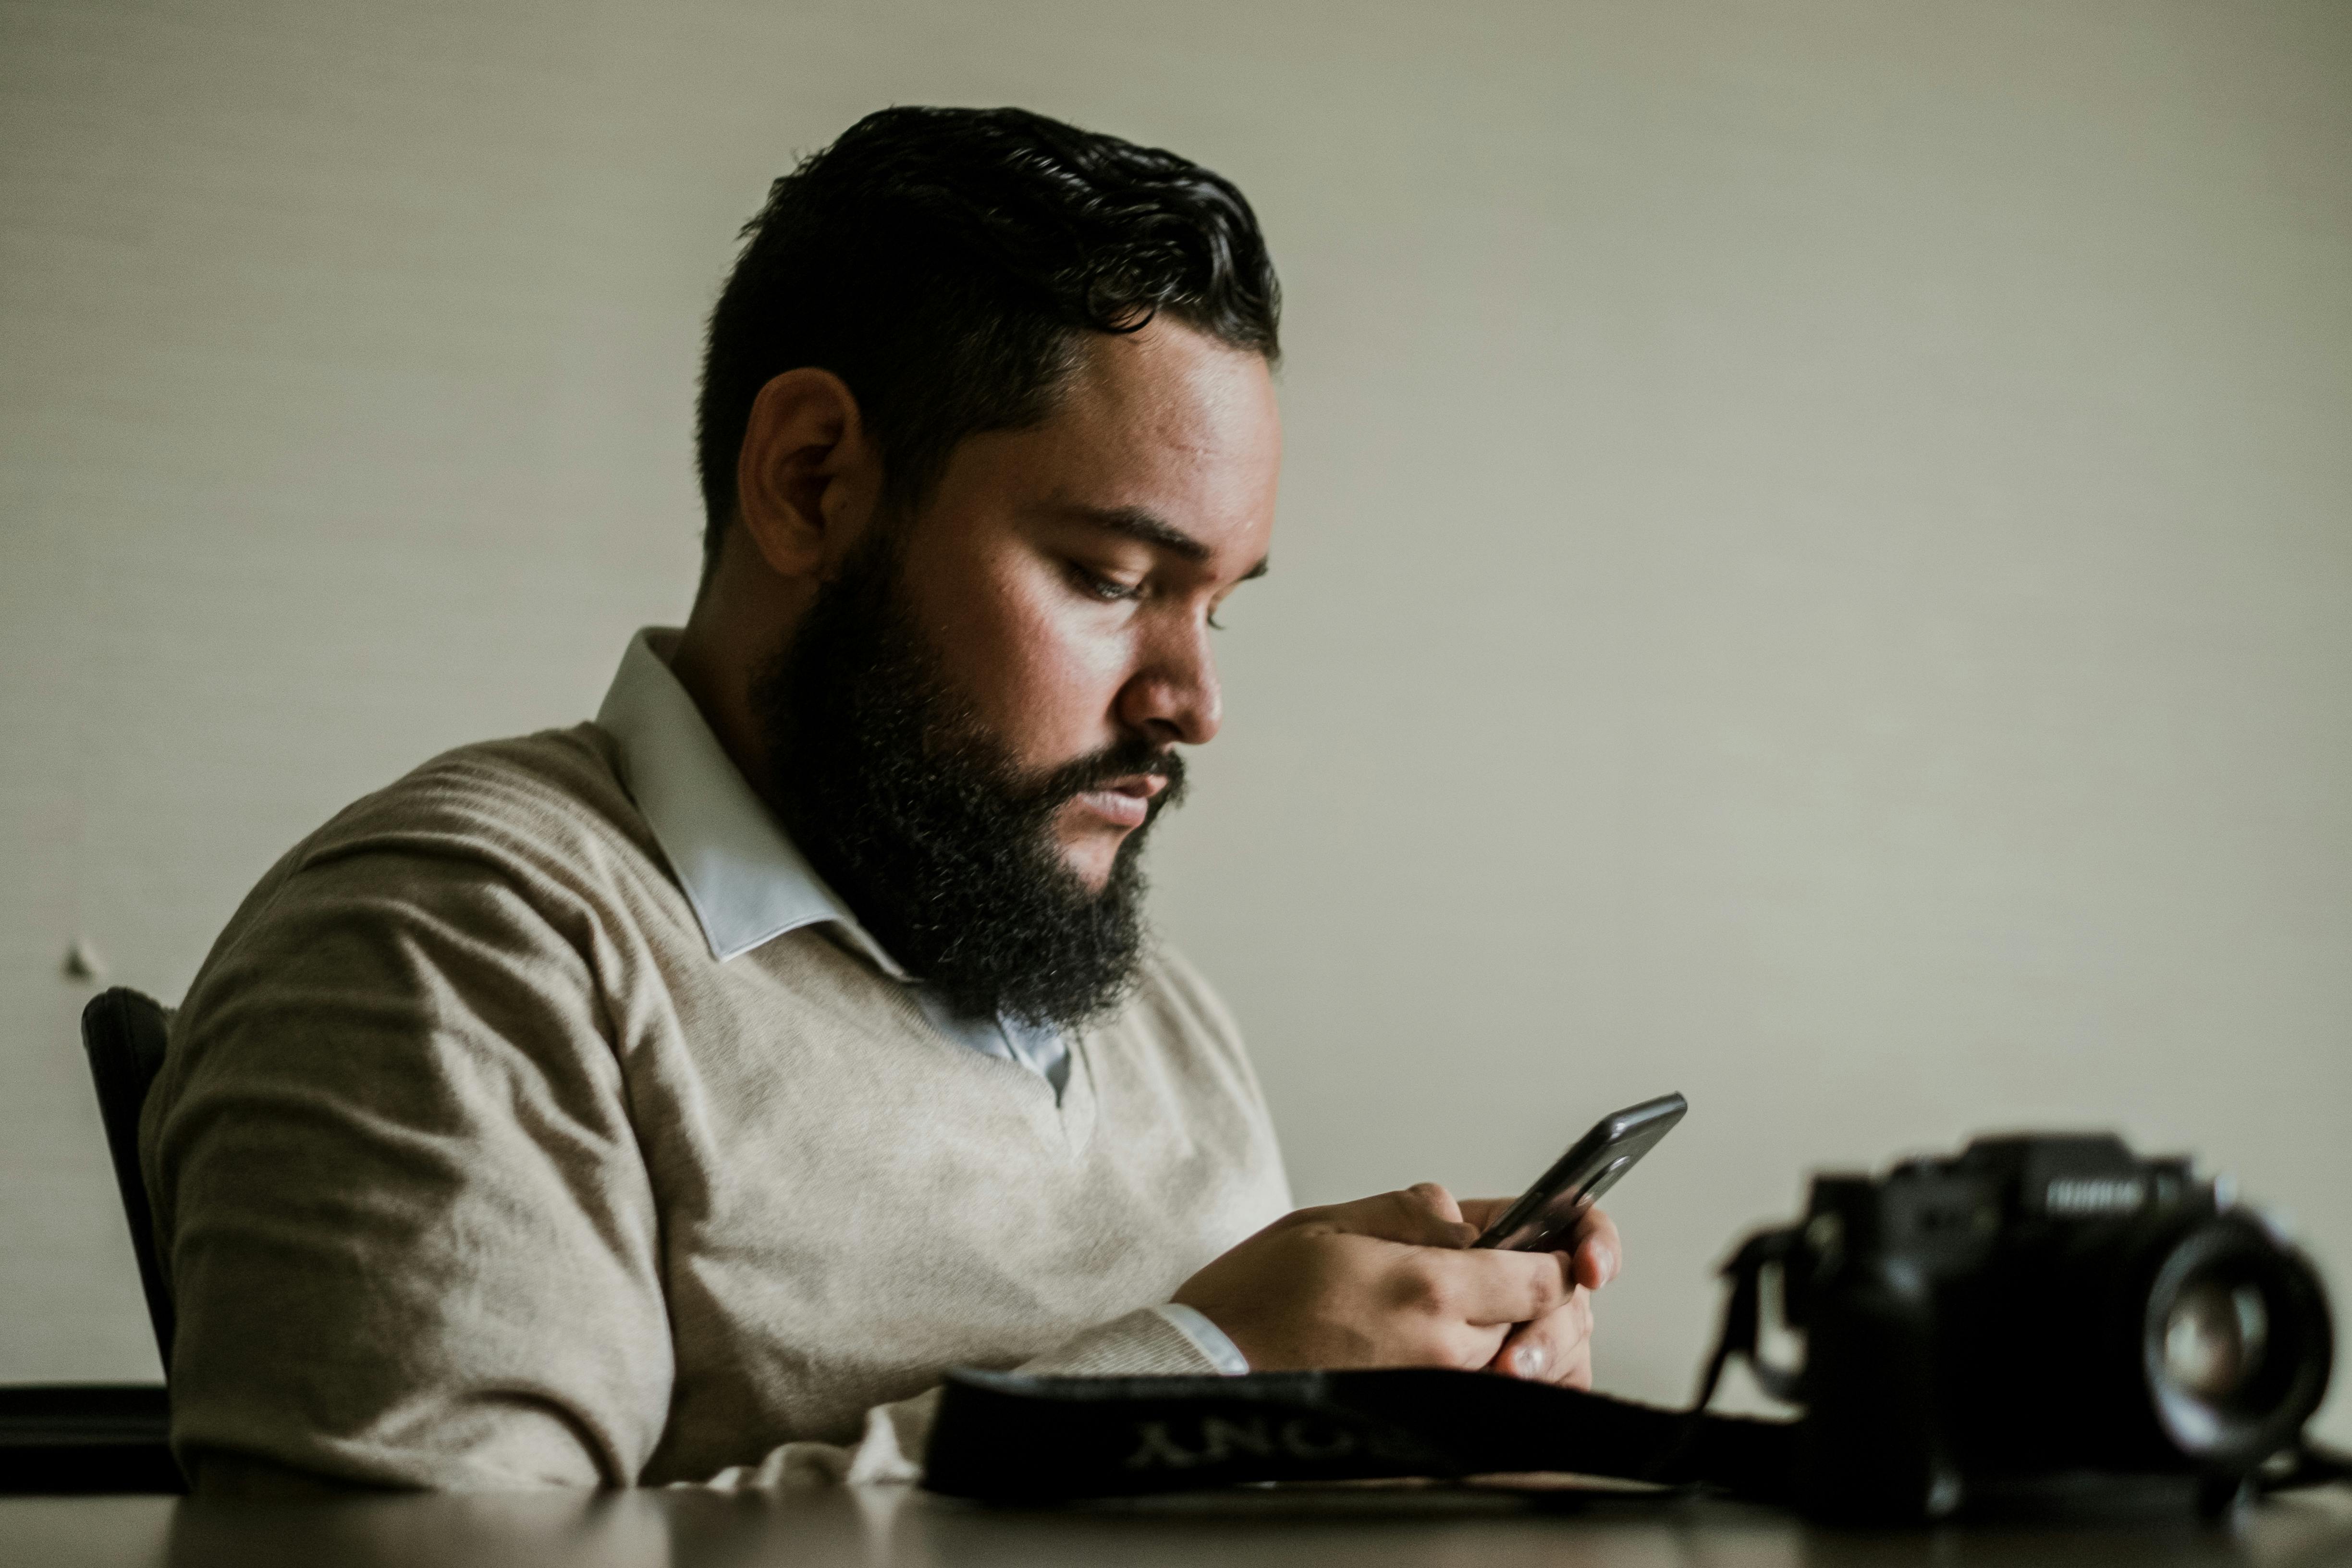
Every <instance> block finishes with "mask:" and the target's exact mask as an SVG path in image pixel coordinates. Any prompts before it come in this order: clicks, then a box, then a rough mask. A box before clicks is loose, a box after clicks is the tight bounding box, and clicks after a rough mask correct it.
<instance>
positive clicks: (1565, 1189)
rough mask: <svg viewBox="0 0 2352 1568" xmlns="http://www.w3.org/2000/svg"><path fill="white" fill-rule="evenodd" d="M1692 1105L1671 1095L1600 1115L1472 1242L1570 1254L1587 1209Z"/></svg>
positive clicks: (1673, 1128)
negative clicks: (1550, 1166)
mask: <svg viewBox="0 0 2352 1568" xmlns="http://www.w3.org/2000/svg"><path fill="white" fill-rule="evenodd" d="M1689 1109H1690V1101H1688V1100H1685V1099H1684V1098H1683V1097H1682V1096H1681V1095H1679V1094H1669V1095H1663V1096H1661V1097H1660V1098H1658V1099H1656V1100H1643V1102H1642V1103H1641V1104H1639V1105H1629V1106H1627V1107H1626V1108H1625V1109H1624V1110H1620V1111H1615V1112H1612V1114H1610V1115H1607V1116H1604V1117H1602V1118H1601V1120H1600V1121H1596V1122H1594V1123H1593V1124H1592V1131H1590V1132H1588V1133H1586V1134H1585V1135H1584V1136H1583V1137H1581V1138H1580V1139H1578V1140H1577V1141H1576V1142H1573V1143H1571V1144H1570V1145H1569V1146H1568V1152H1567V1153H1565V1154H1562V1155H1561V1156H1560V1157H1559V1160H1558V1161H1557V1162H1556V1163H1554V1164H1553V1165H1552V1168H1551V1169H1550V1170H1549V1171H1546V1172H1545V1173H1543V1176H1542V1178H1541V1179H1540V1180H1538V1182H1537V1183H1536V1184H1535V1185H1534V1186H1532V1187H1529V1188H1528V1190H1527V1194H1526V1195H1525V1196H1523V1197H1521V1198H1520V1199H1519V1201H1518V1202H1517V1203H1515V1204H1513V1205H1511V1206H1510V1207H1509V1208H1507V1209H1506V1210H1504V1211H1503V1217H1502V1218H1500V1219H1498V1220H1496V1222H1495V1223H1494V1224H1493V1225H1492V1226H1489V1227H1488V1228H1487V1231H1486V1235H1484V1236H1482V1237H1479V1238H1478V1239H1477V1240H1476V1241H1474V1242H1472V1243H1471V1244H1470V1245H1471V1246H1473V1247H1501V1248H1503V1249H1504V1250H1505V1251H1507V1252H1566V1251H1567V1250H1568V1249H1569V1248H1570V1247H1574V1246H1575V1245H1576V1227H1577V1224H1578V1222H1579V1221H1580V1220H1582V1219H1583V1218H1584V1211H1585V1210H1586V1209H1589V1208H1591V1206H1592V1205H1593V1203H1594V1201H1595V1200H1597V1199H1598V1198H1599V1197H1600V1196H1601V1194H1603V1193H1605V1192H1607V1191H1608V1190H1609V1189H1610V1188H1612V1187H1613V1186H1615V1185H1616V1184H1617V1183H1618V1181H1619V1179H1620V1178H1622V1176H1623V1175H1624V1174H1625V1173H1626V1172H1628V1171H1630V1170H1632V1169H1633V1162H1634V1161H1636V1160H1638V1159H1640V1158H1641V1157H1642V1156H1643V1155H1644V1154H1646V1153H1648V1152H1650V1151H1651V1150H1652V1149H1653V1148H1654V1147H1656V1145H1657V1142H1658V1140H1659V1139H1661V1138H1664V1136H1665V1135H1666V1134H1667V1133H1669V1132H1671V1131H1674V1130H1675V1122H1677V1121H1681V1120H1682V1119H1683V1112H1684V1111H1685V1110H1689Z"/></svg>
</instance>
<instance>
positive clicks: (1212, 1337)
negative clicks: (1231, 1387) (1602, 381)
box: [1151, 1301, 1250, 1377]
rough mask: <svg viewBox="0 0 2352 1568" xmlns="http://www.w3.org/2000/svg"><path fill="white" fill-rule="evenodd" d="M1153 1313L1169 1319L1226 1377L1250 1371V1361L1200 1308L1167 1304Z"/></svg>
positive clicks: (1173, 1327)
mask: <svg viewBox="0 0 2352 1568" xmlns="http://www.w3.org/2000/svg"><path fill="white" fill-rule="evenodd" d="M1151 1310H1153V1311H1155V1312H1157V1313H1159V1314H1160V1316H1161V1317H1163V1318H1165V1319H1167V1320H1168V1326H1169V1327H1171V1328H1172V1329H1174V1330H1175V1331H1177V1332H1178V1333H1180V1334H1182V1335H1183V1336H1184V1337H1185V1338H1186V1339H1188V1340H1190V1341H1192V1348H1193V1349H1195V1350H1197V1351H1199V1352H1201V1353H1202V1355H1204V1356H1207V1357H1208V1358H1209V1360H1210V1361H1212V1362H1213V1363H1216V1368H1217V1370H1218V1371H1219V1372H1220V1373H1223V1374H1224V1375H1225V1376H1227V1377H1240V1376H1241V1375H1243V1374H1244V1373H1246V1372H1248V1371H1249V1369H1250V1363H1249V1358H1248V1357H1247V1356H1245V1355H1244V1354H1242V1352H1241V1351H1240V1350H1239V1349H1238V1348H1237V1347H1236V1346H1235V1345H1234V1342H1233V1341H1231V1340H1229V1339H1227V1338H1226V1337H1225V1331H1224V1330H1223V1329H1221V1328H1219V1327H1217V1325H1216V1324H1214V1323H1213V1322H1211V1321H1209V1320H1208V1317H1207V1315H1206V1314H1204V1313H1202V1311H1200V1310H1198V1309H1196V1308H1192V1307H1187V1306H1183V1305H1181V1303H1178V1302H1175V1301H1165V1302H1162V1303H1161V1304H1160V1305H1159V1306H1157V1307H1154V1308H1152V1309H1151Z"/></svg>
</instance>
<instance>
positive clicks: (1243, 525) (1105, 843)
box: [899, 321, 1282, 889]
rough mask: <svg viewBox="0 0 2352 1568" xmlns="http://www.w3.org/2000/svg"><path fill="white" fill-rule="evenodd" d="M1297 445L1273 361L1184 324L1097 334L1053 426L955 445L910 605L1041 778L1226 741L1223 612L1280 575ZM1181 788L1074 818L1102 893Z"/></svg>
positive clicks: (1125, 783)
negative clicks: (1254, 586) (1239, 587)
mask: <svg viewBox="0 0 2352 1568" xmlns="http://www.w3.org/2000/svg"><path fill="white" fill-rule="evenodd" d="M1281 454H1282V437H1281V428H1280V421H1279V416H1278V415H1277V413H1276V407H1275V401H1274V385H1273V381H1272V378H1271V377H1270V376H1269V374H1267V370H1266V365H1265V360H1264V359H1263V358H1261V357H1260V356H1259V355H1257V354H1255V353H1249V352H1247V351H1241V350H1234V349H1229V348H1227V347H1225V346H1223V344H1221V343H1218V342H1215V341H1214V340H1213V339H1211V338H1208V337H1206V336H1203V335H1202V334H1201V333H1199V332H1196V331H1192V330H1191V329H1190V328H1187V327H1183V326H1181V325H1178V324H1175V323H1173V322H1169V321H1156V322H1154V323H1153V324H1152V325H1150V326H1149V327H1147V328H1145V329H1144V330H1143V331H1139V332H1136V333H1134V334H1132V335H1130V336H1126V337H1110V336H1105V335H1100V334H1088V335H1087V338H1086V340H1085V342H1084V346H1083V347H1082V349H1081V351H1080V355H1079V361H1078V364H1077V367H1076V370H1075V371H1074V372H1073V373H1072V374H1071V376H1070V378H1069V380H1068V381H1067V383H1066V384H1065V386H1064V387H1063V389H1062V393H1061V396H1060V400H1059V403H1058V405H1057V406H1056V408H1055V412H1054V414H1053V416H1051V417H1050V418H1048V419H1047V420H1046V421H1045V423H1044V424H1042V425H1040V426H1034V427H1033V428H1030V429H1026V430H1008V431H997V432H992V433H989V434H986V435H982V436H975V437H971V438H970V439H968V440H966V441H964V442H963V443H962V444H961V446H959V447H957V448H956V450H955V452H954V454H953V455H952V457H951V458H950V460H949V463H948V467H947V470H946V472H945V474H944V475H943V476H942V477H941V479H940V484H939V486H938V489H936V491H935V492H934V494H933V496H932V498H931V500H929V504H927V505H926V506H925V508H924V509H923V511H922V514H921V515H920V516H919V518H918V519H917V520H916V521H914V523H913V524H912V526H911V527H910V528H909V529H908V531H907V533H906V534H905V536H904V538H903V541H902V542H901V546H900V552H899V553H900V559H899V563H900V568H901V577H900V584H901V587H902V591H903V595H904V597H903V605H904V609H905V611H906V613H907V615H908V617H909V618H910V619H911V621H912V622H913V626H914V629H915V630H917V631H918V632H919V635H920V636H921V637H922V640H923V641H924V643H925V644H927V645H928V647H929V651H930V652H931V654H932V655H933V657H934V658H936V660H937V668H938V669H939V670H940V675H941V678H942V679H945V680H946V681H948V682H950V684H951V685H952V687H953V689H954V695H955V696H956V697H957V698H958V699H960V700H961V704H962V705H963V706H965V707H966V709H967V710H968V712H969V714H970V716H971V720H972V721H974V722H975V723H976V724H977V725H978V726H979V728H981V729H982V731H984V732H986V733H987V734H988V735H989V736H990V737H991V738H992V740H993V741H994V742H996V744H997V745H998V746H999V747H1000V748H1001V749H1002V751H1003V754H1004V755H1005V757H1006V758H1007V759H1008V760H1009V761H1010V762H1011V763H1013V765H1014V766H1015V767H1017V768H1018V769H1019V770H1020V771H1021V772H1022V773H1025V774H1029V775H1031V776H1034V777H1044V776H1045V775H1048V774H1050V773H1052V772H1053V771H1054V770H1055V769H1056V768H1059V767H1061V766H1064V765H1065V764H1067V763H1072V762H1075V761H1076V760H1077V759H1079V758H1082V757H1087V756H1090V755H1095V754H1098V753H1101V752H1105V751H1107V750H1109V749H1111V748H1114V747H1122V746H1123V747H1127V748H1129V749H1133V748H1136V747H1137V745H1138V743H1139V742H1141V743H1143V744H1145V745H1148V746H1150V748H1152V749H1154V750H1157V751H1160V752H1165V751H1167V750H1168V749H1170V748H1171V747H1173V746H1175V745H1177V744H1179V743H1181V744H1187V745H1200V744H1202V743H1203V742H1207V741H1208V740H1209V739H1210V738H1211V737H1213V736H1214V735H1215V734H1216V732H1217V726H1218V723H1219V721H1220V719H1221V717H1222V712H1221V709H1222V704H1221V700H1220V696H1219V691H1218V687H1217V673H1216V662H1215V658H1214V656H1213V652H1212V650H1211V647H1210V638H1211V636H1212V633H1213V627H1212V626H1211V624H1210V620H1211V616H1212V615H1213V613H1214V611H1215V610H1216V608H1217V606H1218V605H1220V604H1222V603H1223V600H1224V597H1225V595H1227V594H1229V593H1231V592H1232V591H1233V589H1234V586H1235V585H1236V584H1239V583H1241V582H1242V581H1243V580H1244V579H1245V578H1247V577H1249V576H1252V575H1254V574H1255V573H1257V572H1258V571H1259V570H1261V569H1262V567H1263V564H1264V563H1265V554H1266V547H1267V543H1268V542H1269V540H1270V539H1271V538H1272V535H1273V531H1274V503H1275V485H1276V477H1277V474H1278V471H1279V468H1280V466H1281ZM1166 783H1167V780H1166V778H1165V777H1164V776H1161V775H1158V774H1153V773H1131V774H1128V775H1126V776H1124V777H1121V778H1118V779H1114V780H1112V781H1110V782H1109V783H1108V784H1102V785H1100V786H1098V787H1095V788H1091V789H1087V790H1086V791H1084V792H1082V793H1080V794H1078V795H1076V796H1074V797H1073V798H1071V799H1070V800H1068V801H1066V803H1064V804H1063V805H1060V806H1059V807H1058V808H1057V809H1056V810H1055V813H1054V815H1053V817H1052V819H1051V822H1050V826H1049V831H1050V833H1051V836H1052V837H1053V840H1054V842H1055V844H1056V845H1057V846H1058V847H1059V849H1060V852H1061V855H1062V857H1063V858H1064V861H1065V863H1066V865H1067V867H1068V868H1069V869H1070V870H1071V871H1072V872H1073V873H1074V874H1075V875H1076V878H1077V879H1078V880H1079V881H1080V882H1081V883H1083V884H1084V885H1085V886H1087V887H1088V888H1093V889H1100V888H1102V887H1104V886H1105V885H1106V884H1107V883H1108V880H1109V879H1110V876H1111V872H1112V869H1113V867H1114V864H1115V862H1116V858H1117V856H1118V849H1119V846H1120V845H1121V844H1122V843H1124V842H1125V841H1126V839H1127V837H1128V836H1129V834H1131V833H1133V832H1134V831H1135V830H1136V829H1137V828H1138V827H1139V826H1142V824H1143V822H1144V820H1145V817H1146V814H1147V809H1148V806H1149V803H1150V799H1151V797H1152V796H1153V795H1156V794H1157V793H1158V792H1159V791H1160V789H1161V788H1162V787H1164V786H1165V784H1166Z"/></svg>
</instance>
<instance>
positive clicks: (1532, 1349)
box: [1511, 1345, 1551, 1377]
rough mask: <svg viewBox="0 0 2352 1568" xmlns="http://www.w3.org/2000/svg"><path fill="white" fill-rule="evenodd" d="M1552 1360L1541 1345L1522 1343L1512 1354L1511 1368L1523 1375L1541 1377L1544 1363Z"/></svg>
mask: <svg viewBox="0 0 2352 1568" xmlns="http://www.w3.org/2000/svg"><path fill="white" fill-rule="evenodd" d="M1549 1360H1551V1357H1550V1356H1549V1354H1547V1353H1545V1351H1544V1348H1543V1346H1541V1345H1521V1346H1520V1347H1519V1348H1518V1349H1517V1351H1516V1352H1513V1353H1512V1356H1511V1368H1512V1370H1513V1371H1515V1372H1517V1373H1518V1374H1519V1375H1520V1376H1521V1377H1541V1376H1542V1375H1543V1370H1544V1363H1546V1362H1548V1361H1549Z"/></svg>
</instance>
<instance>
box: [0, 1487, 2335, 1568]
mask: <svg viewBox="0 0 2352 1568" xmlns="http://www.w3.org/2000/svg"><path fill="white" fill-rule="evenodd" d="M0 1563H5V1564H6V1565H7V1568H16V1565H17V1564H25V1565H26V1568H31V1565H33V1564H40V1565H42V1568H81V1565H84V1564H98V1563H105V1564H110V1565H111V1564H146V1563H163V1564H171V1565H173V1568H200V1565H201V1568H212V1565H215V1564H218V1565H222V1568H226V1565H229V1564H235V1565H236V1568H253V1565H256V1564H269V1563H303V1564H308V1563H334V1564H337V1565H338V1568H346V1565H348V1568H366V1565H370V1564H385V1565H387V1568H389V1565H392V1564H401V1565H412V1564H414V1565H421V1568H476V1565H477V1564H478V1565H480V1568H492V1565H495V1568H534V1565H537V1564H547V1565H549V1568H553V1565H555V1564H558V1563H562V1564H566V1565H575V1564H576V1565H580V1568H720V1565H722V1564H723V1565H725V1568H750V1565H751V1564H757V1563H790V1564H793V1565H794V1568H826V1565H828V1564H835V1563H840V1564H855V1565H856V1568H894V1565H899V1564H905V1565H908V1568H912V1565H917V1564H921V1565H926V1568H929V1565H939V1564H949V1563H975V1564H988V1563H1006V1564H1013V1563H1024V1564H1025V1563H1118V1564H1121V1565H1123V1568H1156V1565H1160V1564H1177V1563H1184V1564H1203V1563H1205V1564H1213V1568H1252V1565H1254V1564H1258V1563H1267V1564H1273V1563H1281V1564H1284V1565H1286V1568H1297V1565H1310V1568H1311V1565H1313V1564H1318V1563H1332V1564H1342V1563H1344V1564H1348V1565H1349V1568H1463V1565H1465V1564H1469V1563H1477V1564H1479V1565H1480V1568H1487V1565H1492V1568H1512V1565H1515V1564H1520V1563H1529V1564H1532V1563H1552V1564H1570V1565H1577V1568H1662V1565H1664V1564H1688V1565H1691V1568H1781V1565H1784V1564H1785V1565H1788V1568H1843V1565H1846V1564H1853V1565H1854V1568H1862V1565H1864V1564H1881V1563H1886V1564H1895V1563H1918V1564H1923V1565H1925V1564H1935V1565H1936V1568H1954V1565H1968V1564H1999V1565H2002V1568H2027V1565H2030V1564H2039V1563H2068V1564H2081V1563H2090V1564H2099V1563H2114V1564H2119V1565H2120V1564H2126V1563H2129V1564H2134V1565H2141V1564H2157V1565H2173V1564H2190V1563H2196V1564H2206V1563H2257V1564H2276V1565H2280V1568H2285V1565H2290V1564H2291V1565H2293V1568H2323V1565H2325V1564H2332V1563H2345V1564H2352V1491H2346V1490H2343V1489H2336V1490H2335V1491H2331V1492H2311V1493H2305V1494H2301V1495H2299V1496H2297V1497H2294V1498H2291V1499H2283V1500H2273V1501H2270V1502H2266V1503H2263V1504H2262V1505H2260V1506H2258V1507H2254V1508H2250V1509H2247V1510H2242V1512H2241V1513H2240V1514H2239V1515H2238V1516H2237V1517H2236V1518H2235V1519H2234V1520H2233V1521H2231V1522H2230V1523H2228V1524H2226V1525H2200V1524H2197V1523H2195V1522H2193V1521H2186V1520H2176V1521H2161V1522H2141V1523H2136V1524H2116V1523H2108V1524H2100V1525H2088V1524H2078V1525H2067V1526H2053V1525H2037V1526H2032V1527H2027V1526H2018V1525H2004V1526H1991V1525H1979V1526H1973V1527H1969V1528H1948V1529H1944V1530H1938V1531H1913V1532H1868V1533H1865V1532H1856V1531H1832V1530H1823V1529H1820V1528H1816V1527H1811V1526H1807V1525H1804V1524H1801V1523H1800V1522H1797V1521H1793V1520H1791V1519H1790V1518H1788V1517H1786V1516H1784V1515H1781V1514H1779V1513H1775V1512H1771V1511H1769V1510H1761V1509H1752V1508H1743V1507H1738V1506H1736V1505H1733V1504H1729V1503H1721V1502H1713V1501H1696V1500H1657V1499H1643V1500H1602V1501H1596V1502H1586V1503H1579V1504H1574V1505H1571V1506H1568V1507H1562V1506H1559V1503H1558V1502H1557V1501H1555V1502H1553V1503H1550V1504H1543V1505H1537V1504H1530V1503H1529V1502H1528V1501H1526V1500H1521V1499H1517V1498H1512V1497H1504V1496H1496V1495H1489V1494H1479V1493H1475V1492H1464V1491H1458V1490H1443V1491H1439V1490H1422V1491H1371V1490H1350V1489H1315V1490H1242V1491H1230V1492H1220V1493H1195V1494H1191V1495H1188V1496H1183V1497H1172V1498H1160V1499H1155V1500H1144V1501H1129V1502H1122V1503H1117V1504H1093V1505H1088V1506H1087V1507H1084V1508H1077V1509H1067V1510H998V1509H988V1508H981V1507H977V1506H974V1505H971V1504H967V1503H960V1502H953V1501H950V1500H945V1499H942V1498H936V1497H932V1496H930V1495H929V1493H925V1492H919V1491H914V1490H910V1489H907V1488H903V1487H868V1488H853V1489H823V1490H817V1489H812V1490H806V1491H799V1492H793V1493H786V1494H782V1495H771V1496H749V1497H729V1496H722V1495H719V1494H716V1493H710V1492H690V1491H639V1492H622V1493H605V1494H563V1493H498V1494H488V1495H475V1496H455V1497H452V1496H437V1497H429V1496H412V1497H397V1498H367V1499H357V1500H339V1501H334V1502H315V1503H268V1504H257V1503H219V1502H192V1501H187V1500H175V1499H171V1498H156V1497H121V1498H7V1499H0Z"/></svg>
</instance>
